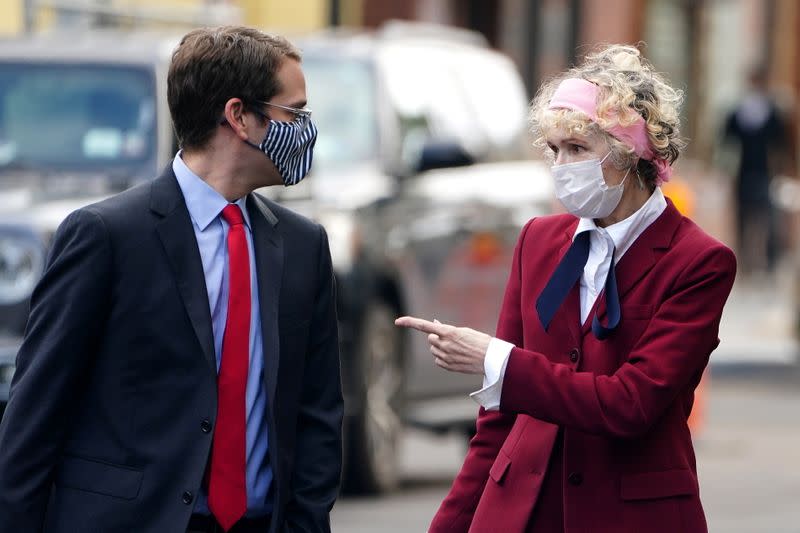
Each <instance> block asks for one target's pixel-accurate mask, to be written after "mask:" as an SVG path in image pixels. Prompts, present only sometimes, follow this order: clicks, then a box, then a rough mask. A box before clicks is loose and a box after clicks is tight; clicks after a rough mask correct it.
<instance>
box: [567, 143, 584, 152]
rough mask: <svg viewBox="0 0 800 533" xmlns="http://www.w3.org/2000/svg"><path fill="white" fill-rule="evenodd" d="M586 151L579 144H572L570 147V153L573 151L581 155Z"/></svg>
mask: <svg viewBox="0 0 800 533" xmlns="http://www.w3.org/2000/svg"><path fill="white" fill-rule="evenodd" d="M584 150H585V148H584V147H583V146H581V145H579V144H571V145H570V151H572V152H573V153H575V154H579V153H581V152H582V151H584Z"/></svg>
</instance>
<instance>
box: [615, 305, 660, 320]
mask: <svg viewBox="0 0 800 533" xmlns="http://www.w3.org/2000/svg"><path fill="white" fill-rule="evenodd" d="M651 318H653V306H652V305H633V304H631V305H623V306H622V319H623V320H625V319H629V320H650V319H651Z"/></svg>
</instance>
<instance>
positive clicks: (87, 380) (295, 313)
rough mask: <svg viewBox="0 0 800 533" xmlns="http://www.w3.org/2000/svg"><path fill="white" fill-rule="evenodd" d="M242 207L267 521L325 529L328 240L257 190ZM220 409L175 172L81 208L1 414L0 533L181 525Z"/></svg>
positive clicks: (333, 383)
mask: <svg viewBox="0 0 800 533" xmlns="http://www.w3.org/2000/svg"><path fill="white" fill-rule="evenodd" d="M247 208H248V211H249V213H250V217H251V220H252V225H253V228H252V229H253V240H254V245H255V254H256V268H257V269H258V273H259V284H258V286H259V302H260V307H261V317H262V324H261V328H262V329H261V331H262V335H263V341H264V342H263V343H264V386H265V387H266V390H267V393H268V426H269V434H268V438H269V446H270V461H271V465H272V469H273V472H274V482H273V483H274V485H273V493H274V505H275V507H274V509H275V510H274V515H273V516H274V518H273V527H272V531H274V532H279V531H281V532H282V531H309V532H311V531H314V532H322V531H329V529H330V526H329V518H328V514H329V511H330V509H331V507H332V506H333V503H334V500H335V498H336V495H337V492H338V488H339V482H340V468H341V419H342V393H341V384H340V377H339V376H340V373H339V356H338V339H337V322H336V312H335V303H334V302H335V298H334V281H333V275H332V268H331V260H330V253H329V250H328V242H327V237H326V234H325V231H324V230H323V229H322V227H321V226H319V225H317V224H315V223H313V222H311V221H309V220H307V219H305V218H303V217H301V216H299V215H297V214H295V213H293V212H291V211H289V210H287V209H285V208H283V207H281V206H278V205H276V204H274V203H272V202H270V201H268V200H266V199H264V198H263V197H261V196H259V195H257V194H251V195H250V196H249V197H248V199H247ZM216 409H217V398H216V364H215V356H214V348H213V340H212V331H211V317H210V311H209V304H208V297H207V292H206V287H205V278H204V276H203V268H202V263H201V259H200V253H199V250H198V247H197V242H196V239H195V236H194V231H193V229H192V223H191V220H190V218H189V213H188V211H187V209H186V204H185V202H184V200H183V196H182V194H181V191H180V188H179V187H178V182H177V180H176V179H175V176H174V174H173V173H172V169H171V167H170V168H169V169H167V170H166V171H165V173H164V174H163V175H162V176H160V177H159V178H157V179H156V180H154V181H153V182H150V183H147V184H144V185H141V186H138V187H135V188H133V189H130V190H128V191H126V192H124V193H122V194H120V195H117V196H115V197H112V198H109V199H108V200H105V201H103V202H100V203H98V204H95V205H91V206H88V207H86V208H83V209H80V210H78V211H76V212H74V213H73V214H71V215H70V216H69V217H68V218H67V219H66V220H65V221H64V223H63V224H62V225H61V227H60V228H59V229H58V232H57V233H56V235H55V238H54V240H53V246H52V250H51V252H50V255H49V259H48V264H47V268H46V271H45V274H44V276H43V278H42V280H41V281H40V283H39V285H38V287H37V288H36V290H35V292H34V295H33V298H32V302H31V313H30V320H29V323H28V328H27V331H26V334H25V339H24V342H23V344H22V347H21V348H20V351H19V354H18V357H17V372H16V375H15V377H14V382H13V384H12V389H11V398H10V401H9V403H8V409H7V411H6V413H5V417H4V418H3V421H2V425H0V531H2V532H12V531H14V532H17V531H18V532H25V533H29V532H36V531H40V530H43V531H45V532H48V533H56V532H64V533H67V532H68V533H81V532H86V533H88V532H93V533H94V532H103V533H112V532H120V533H122V532H125V533H130V532H132V531H136V532H142V533H145V532H153V533H168V532H183V531H185V530H186V526H187V523H188V521H189V516H190V515H191V513H192V509H193V507H194V502H195V499H196V495H197V493H198V491H199V490H200V486H201V481H202V479H203V473H204V470H205V468H206V463H207V461H208V458H209V451H210V447H211V440H212V435H213V431H211V432H209V431H208V430H209V422H210V424H211V425H212V426H213V424H214V418H215V415H216Z"/></svg>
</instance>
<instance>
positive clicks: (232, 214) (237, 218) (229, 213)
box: [222, 204, 244, 226]
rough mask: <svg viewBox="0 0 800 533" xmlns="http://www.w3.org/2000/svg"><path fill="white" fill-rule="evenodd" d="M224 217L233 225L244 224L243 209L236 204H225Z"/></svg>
mask: <svg viewBox="0 0 800 533" xmlns="http://www.w3.org/2000/svg"><path fill="white" fill-rule="evenodd" d="M222 218H224V219H225V222H227V223H228V224H229V225H231V226H235V225H237V224H244V217H243V216H242V210H241V209H239V206H238V205H236V204H228V205H226V206H225V209H223V210H222Z"/></svg>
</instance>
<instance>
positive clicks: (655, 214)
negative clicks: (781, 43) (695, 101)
mask: <svg viewBox="0 0 800 533" xmlns="http://www.w3.org/2000/svg"><path fill="white" fill-rule="evenodd" d="M681 99H682V95H681V93H680V91H677V90H675V89H674V88H672V87H670V86H669V85H668V84H667V83H666V82H665V81H664V79H663V78H662V77H661V76H660V75H659V74H658V73H656V72H655V71H654V70H653V68H652V66H651V65H649V64H648V63H647V62H646V61H645V60H644V59H643V58H642V57H641V55H640V53H639V51H638V50H637V49H636V48H633V47H628V46H619V45H614V46H609V47H607V48H605V49H602V50H600V51H598V52H597V53H594V54H592V55H590V56H588V57H587V58H586V60H585V62H584V63H583V64H582V65H581V66H579V67H576V68H574V69H572V70H570V71H568V72H565V73H564V74H562V75H561V76H559V77H557V78H555V79H553V80H551V81H549V82H547V83H545V84H544V86H543V87H542V88H541V89H540V91H539V94H538V95H537V97H536V99H535V100H534V102H533V104H532V108H531V112H530V119H531V124H532V128H533V132H534V133H535V135H536V136H537V138H538V140H539V142H540V143H541V144H542V145H543V146H546V148H547V152H548V153H549V155H550V156H551V158H552V160H553V167H552V174H553V179H554V181H555V185H556V192H557V195H558V197H559V199H560V200H561V202H562V203H563V204H564V206H565V208H566V209H567V211H569V214H562V215H555V216H549V217H541V218H536V219H533V220H531V221H530V222H528V224H527V225H526V226H525V227H524V229H523V230H522V234H521V235H520V238H519V242H518V243H517V247H516V252H515V255H514V260H513V264H512V265H511V275H510V277H509V281H508V286H507V289H506V294H505V301H504V304H503V307H502V311H501V314H500V317H499V323H498V327H497V332H496V337H490V336H489V335H486V334H484V333H481V332H477V331H474V330H471V329H469V328H463V327H455V326H452V325H447V324H439V323H437V322H428V321H425V320H422V319H418V318H413V317H402V318H399V319H398V320H397V324H398V325H400V326H404V327H411V328H414V329H418V330H420V331H423V332H425V333H427V334H428V339H429V342H430V345H431V352H432V354H433V357H434V361H435V363H436V364H437V365H438V366H440V367H442V368H444V369H446V370H449V371H453V372H463V373H472V374H481V375H483V379H484V387H483V388H482V389H481V390H480V391H477V392H476V393H473V398H474V399H475V400H477V401H478V402H479V403H480V404H481V406H482V408H481V410H480V413H479V415H478V421H477V434H476V436H475V437H474V439H473V440H472V442H471V443H470V447H469V452H468V454H467V457H466V460H465V461H464V465H463V467H462V469H461V471H460V473H459V474H458V476H457V478H456V479H455V481H454V483H453V486H452V488H451V490H450V493H449V494H448V495H447V497H446V498H445V500H444V502H443V503H442V505H441V507H440V509H439V511H438V513H437V514H436V516H435V518H434V520H433V523H432V525H431V529H430V530H431V531H433V532H448V533H453V532H466V531H472V532H480V533H484V532H503V533H515V532H546V533H551V532H562V531H563V532H586V531H592V532H612V531H613V532H615V533H620V532H622V533H624V532H630V533H640V532H643V531H647V532H648V533H658V532H664V533H679V532H692V533H696V532H702V531H706V529H707V527H706V521H705V517H704V513H703V508H702V505H701V503H700V498H699V488H698V483H697V470H696V466H695V455H694V450H693V448H692V439H691V435H690V433H689V428H688V426H687V418H688V416H689V413H690V412H691V409H692V402H693V398H694V389H695V387H696V386H697V383H698V381H699V380H700V376H701V374H702V372H703V369H704V368H705V366H706V364H707V363H708V358H709V355H710V354H711V352H712V351H713V350H714V349H715V348H716V346H717V344H718V343H719V339H718V337H717V334H718V330H719V322H720V317H721V315H722V308H723V305H724V303H725V301H726V299H727V297H728V294H729V292H730V290H731V286H732V285H733V280H734V275H735V270H736V260H735V257H734V255H733V252H731V250H730V249H728V248H727V247H726V246H724V245H722V244H721V243H719V242H717V241H716V240H714V239H713V238H711V237H709V236H708V235H706V234H705V233H704V232H703V231H702V230H701V229H700V228H698V227H697V226H696V225H695V224H694V223H693V222H692V221H691V220H689V219H687V218H686V217H684V216H682V215H681V214H680V213H679V212H678V211H677V209H675V207H674V205H673V204H672V202H671V201H670V200H669V199H668V198H665V197H664V195H663V194H662V192H661V189H660V187H659V186H660V184H661V183H663V182H665V181H667V180H668V179H669V177H670V173H671V165H672V163H673V162H674V161H675V160H676V159H677V157H678V154H679V153H680V151H681V149H682V148H683V146H684V143H683V141H682V140H681V138H680V136H679V118H678V117H679V114H678V111H679V105H680V102H681ZM476 305H479V303H478V302H476Z"/></svg>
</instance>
